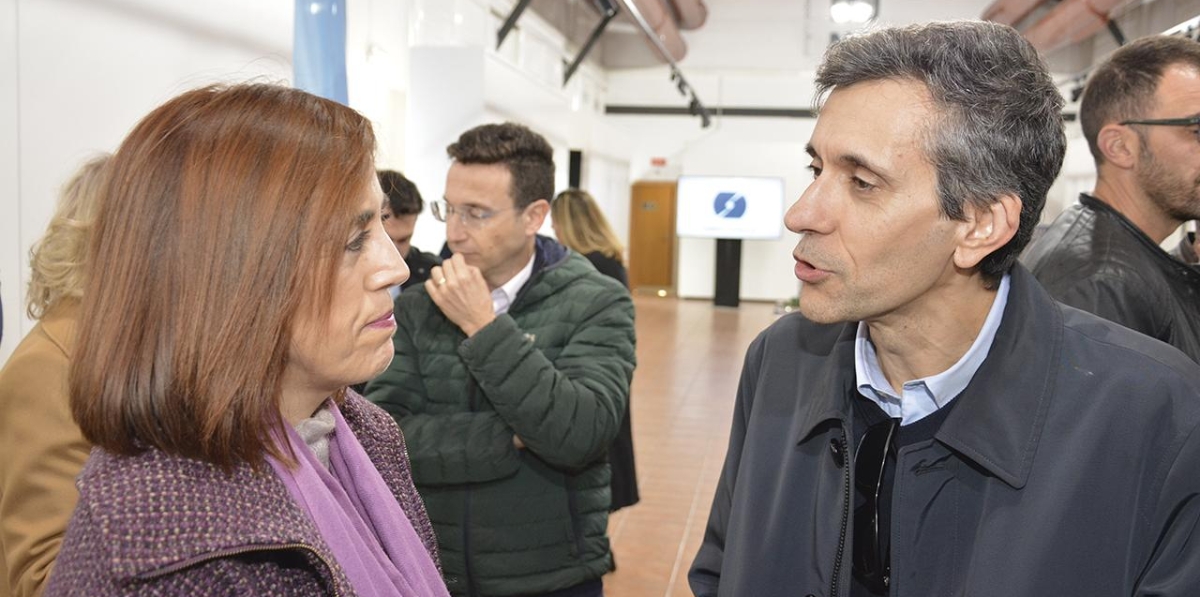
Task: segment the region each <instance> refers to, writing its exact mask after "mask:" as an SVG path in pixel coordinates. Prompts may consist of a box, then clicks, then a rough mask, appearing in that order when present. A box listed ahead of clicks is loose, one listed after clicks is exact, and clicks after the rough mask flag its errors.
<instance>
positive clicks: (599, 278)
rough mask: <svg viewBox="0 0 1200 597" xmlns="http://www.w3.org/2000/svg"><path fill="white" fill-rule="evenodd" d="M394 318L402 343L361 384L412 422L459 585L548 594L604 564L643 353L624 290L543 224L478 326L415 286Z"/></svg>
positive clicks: (429, 500)
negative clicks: (513, 280)
mask: <svg viewBox="0 0 1200 597" xmlns="http://www.w3.org/2000/svg"><path fill="white" fill-rule="evenodd" d="M396 322H397V324H398V329H397V331H396V336H395V346H396V357H395V358H394V359H393V360H392V364H391V366H390V367H389V368H388V370H387V371H386V372H384V373H383V374H382V375H381V376H380V377H379V378H377V379H376V380H375V381H373V382H372V383H371V384H369V385H368V386H367V396H368V397H369V398H370V399H371V400H372V401H374V402H376V403H377V404H379V405H380V406H382V407H383V408H384V409H385V410H387V411H388V412H390V413H391V414H392V415H393V416H394V417H396V420H397V421H398V422H399V423H400V427H401V429H402V430H403V431H404V438H405V440H406V441H407V443H408V455H409V458H410V459H411V461H412V466H413V478H414V480H415V482H416V484H417V489H418V490H419V491H420V492H421V496H422V497H423V498H424V499H425V504H426V507H427V508H428V511H429V518H430V520H432V521H433V524H434V528H435V530H436V531H437V536H438V543H439V545H440V549H441V555H442V565H443V567H444V570H445V574H446V584H447V586H448V587H449V588H450V592H451V593H453V594H456V595H524V594H540V593H547V592H550V591H554V590H557V589H561V588H566V587H571V586H574V585H578V584H581V583H584V582H587V581H590V580H593V579H596V578H599V577H600V576H602V575H603V574H604V573H605V572H607V571H608V570H609V568H610V567H611V565H612V556H611V552H610V550H609V544H608V538H607V536H606V527H607V524H608V507H609V499H610V497H609V475H610V473H609V466H608V463H607V461H606V456H605V454H606V452H607V450H608V447H609V445H611V444H612V441H613V438H614V437H615V436H616V434H617V431H618V429H619V428H620V425H621V418H622V416H623V413H624V412H625V405H626V403H627V401H628V399H629V384H630V380H631V378H632V375H633V369H634V365H635V356H634V328H633V303H632V301H631V300H630V297H629V292H628V291H627V290H626V289H625V288H624V287H623V286H622V285H621V284H620V283H619V282H616V281H614V280H612V279H610V278H608V277H606V276H604V275H602V274H600V273H599V272H597V271H596V270H595V268H593V267H592V265H591V264H590V263H588V261H587V259H585V258H584V257H582V256H581V255H579V254H577V253H572V252H569V251H568V250H567V249H565V248H564V247H563V246H562V245H559V244H558V243H556V242H554V241H553V240H550V239H548V238H544V237H538V239H537V253H536V256H535V258H534V269H533V274H532V277H531V278H530V280H529V282H527V283H526V284H525V286H524V287H523V288H522V289H521V291H520V292H519V293H518V294H517V296H516V298H515V300H514V301H513V303H512V306H511V307H510V309H509V311H508V313H507V314H504V315H500V316H499V317H497V318H496V320H495V321H493V322H492V323H491V324H489V325H488V326H487V327H485V328H483V329H481V330H479V331H478V332H477V333H476V334H475V336H473V337H472V338H471V339H469V340H468V339H466V337H465V335H464V334H463V333H462V331H461V330H459V328H458V327H457V326H456V325H455V324H454V323H453V322H451V321H450V320H448V319H447V318H446V317H445V316H444V315H442V313H441V311H440V310H439V309H438V308H437V306H436V305H435V304H434V303H433V301H432V300H431V299H430V298H429V295H428V293H427V292H426V291H425V289H424V287H421V286H417V287H413V288H411V289H409V290H406V291H404V292H403V293H402V294H401V295H400V298H399V299H397V301H396ZM514 435H516V436H518V437H520V438H521V440H522V441H523V443H524V444H525V446H526V448H525V449H521V450H518V449H517V448H515V447H514V444H513V436H514Z"/></svg>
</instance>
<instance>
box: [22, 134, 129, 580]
mask: <svg viewBox="0 0 1200 597" xmlns="http://www.w3.org/2000/svg"><path fill="white" fill-rule="evenodd" d="M108 159H109V156H108V155H103V156H100V157H97V158H95V159H93V160H91V161H89V162H88V163H86V164H85V165H84V166H83V168H82V169H80V170H79V172H78V173H77V174H76V175H75V176H74V178H72V179H71V180H70V182H68V183H67V185H66V186H65V187H64V188H63V192H62V198H61V199H60V200H59V205H58V210H57V212H56V213H55V214H54V217H53V219H51V220H50V226H49V227H48V228H47V229H46V233H45V235H43V236H42V238H41V240H39V241H38V243H37V244H36V245H34V247H33V249H32V250H31V251H30V266H31V269H32V272H31V274H30V280H29V298H28V302H27V306H26V312H28V313H29V316H30V317H32V318H33V319H36V320H38V323H37V325H35V326H34V327H33V329H32V330H30V332H29V335H28V336H26V337H25V339H24V340H22V341H21V344H20V345H18V346H17V349H16V351H15V352H13V354H12V356H11V357H10V358H9V360H8V363H7V364H6V365H5V366H4V369H0V454H3V455H4V456H3V458H0V574H2V576H0V595H12V596H13V597H27V596H31V595H39V594H41V592H42V587H43V585H44V584H45V582H46V578H47V577H48V576H49V574H50V568H51V566H52V565H53V564H54V558H55V557H56V556H57V555H58V550H59V546H60V544H61V543H62V538H63V533H64V532H65V531H66V529H67V521H68V520H69V519H70V517H71V511H72V510H73V509H74V508H75V502H76V500H77V498H78V493H77V491H76V489H75V476H76V475H78V474H79V471H80V469H82V468H83V463H84V461H85V460H86V459H87V456H88V449H89V445H88V444H87V442H86V441H84V439H83V435H82V434H81V433H80V431H79V428H78V427H77V426H76V425H75V422H74V421H73V420H72V419H71V409H70V406H69V402H68V398H67V396H68V395H67V370H68V365H69V364H70V361H71V355H72V352H73V349H74V346H75V324H76V320H77V318H78V314H79V298H80V296H81V295H82V291H83V278H84V272H85V269H86V267H85V266H86V264H85V262H84V257H85V255H86V253H87V245H88V237H89V232H90V230H91V225H92V219H93V214H94V212H95V209H96V204H97V202H98V199H99V197H98V195H99V193H100V189H101V188H102V186H103V180H104V172H105V168H106V164H107V163H108Z"/></svg>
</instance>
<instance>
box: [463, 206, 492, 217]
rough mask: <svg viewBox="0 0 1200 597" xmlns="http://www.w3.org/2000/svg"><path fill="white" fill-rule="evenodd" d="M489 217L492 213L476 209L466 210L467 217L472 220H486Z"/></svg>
mask: <svg viewBox="0 0 1200 597" xmlns="http://www.w3.org/2000/svg"><path fill="white" fill-rule="evenodd" d="M491 215H492V212H490V211H488V210H486V209H481V208H478V207H472V208H469V209H468V210H467V217H468V218H471V219H472V220H486V219H488V218H489V217H490V216H491Z"/></svg>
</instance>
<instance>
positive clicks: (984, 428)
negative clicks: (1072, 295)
mask: <svg viewBox="0 0 1200 597" xmlns="http://www.w3.org/2000/svg"><path fill="white" fill-rule="evenodd" d="M857 325H858V324H857V322H852V323H847V324H843V325H841V326H837V329H836V330H834V331H835V332H836V333H837V337H836V340H835V341H834V342H833V343H832V348H831V350H830V353H829V355H828V357H827V358H828V361H827V362H828V363H829V365H828V366H826V367H824V368H823V369H824V370H823V371H822V372H821V373H820V375H821V378H820V379H818V380H817V382H816V383H815V384H814V385H813V386H812V387H813V389H814V393H813V395H812V398H811V399H810V400H806V401H805V403H806V404H807V408H805V409H802V410H801V412H800V413H799V415H800V417H799V420H798V421H797V423H798V428H797V431H798V432H799V435H798V436H797V437H799V438H800V439H801V440H803V439H806V438H807V437H808V436H809V435H811V434H812V433H813V431H814V430H815V429H816V428H817V427H818V426H819V425H820V424H822V423H824V422H826V421H830V420H837V421H841V422H843V423H846V422H849V421H850V420H851V417H852V414H851V408H852V407H851V403H850V400H851V398H852V396H853V395H854V393H855V392H857V389H856V388H855V384H854V336H855V332H856V329H857ZM1062 335H1063V322H1062V312H1061V311H1060V310H1059V307H1058V304H1057V303H1055V302H1054V300H1053V299H1052V298H1050V295H1049V294H1047V293H1046V291H1045V290H1043V289H1042V287H1041V285H1039V284H1038V283H1037V281H1036V280H1035V279H1034V277H1033V275H1032V274H1030V273H1029V271H1028V270H1026V269H1025V268H1024V267H1023V266H1021V265H1020V264H1018V265H1016V266H1014V267H1013V270H1012V277H1011V286H1010V289H1009V295H1008V305H1007V306H1006V307H1005V309H1004V319H1003V320H1002V321H1001V322H1000V329H998V330H997V331H996V338H995V340H993V342H992V347H991V350H990V351H989V352H988V357H987V359H985V360H984V361H983V364H982V365H980V367H979V370H978V371H977V372H976V373H975V376H974V377H973V378H972V379H971V382H970V383H969V384H968V385H967V387H966V389H964V390H963V392H962V394H960V395H959V397H958V398H957V399H956V401H957V405H956V406H955V407H954V410H953V411H951V412H950V414H949V416H947V418H946V421H945V422H944V423H942V426H941V429H939V430H938V432H937V433H936V434H935V437H936V438H937V439H938V440H939V441H941V442H942V443H944V444H946V445H947V446H949V447H950V448H952V449H954V450H956V451H957V452H959V453H960V454H962V455H964V456H966V457H967V458H970V459H971V460H972V461H974V462H975V463H976V464H978V465H979V466H981V467H983V468H984V469H986V470H987V471H988V472H990V473H992V474H994V475H995V476H996V477H998V478H1000V479H1001V480H1003V481H1004V482H1005V483H1007V484H1009V485H1011V486H1012V487H1014V488H1017V489H1020V488H1021V487H1024V486H1025V483H1026V482H1027V481H1028V479H1029V472H1030V469H1031V468H1032V467H1033V459H1034V455H1035V454H1036V453H1037V447H1038V442H1039V440H1040V439H1041V434H1042V427H1043V425H1044V423H1045V416H1046V411H1047V409H1048V408H1049V406H1050V402H1051V398H1052V390H1053V387H1054V382H1055V376H1056V373H1057V367H1058V363H1059V361H1060V354H1061V351H1062ZM800 383H801V384H803V380H800Z"/></svg>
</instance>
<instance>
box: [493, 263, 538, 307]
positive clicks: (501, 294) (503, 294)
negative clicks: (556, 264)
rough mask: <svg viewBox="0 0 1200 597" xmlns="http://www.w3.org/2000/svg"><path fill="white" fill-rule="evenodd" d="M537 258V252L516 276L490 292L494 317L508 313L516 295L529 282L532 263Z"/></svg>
mask: <svg viewBox="0 0 1200 597" xmlns="http://www.w3.org/2000/svg"><path fill="white" fill-rule="evenodd" d="M536 258H537V251H534V252H533V255H530V256H529V263H526V264H525V267H523V268H521V271H519V272H517V275H515V276H513V277H512V279H510V280H509V281H507V282H505V283H504V284H501V285H500V287H499V288H497V289H495V290H493V291H492V308H493V309H495V311H496V315H502V314H504V313H507V312H508V308H509V307H511V306H512V302H513V300H515V299H516V298H517V293H518V292H520V291H521V288H522V287H523V286H525V283H526V282H528V281H529V278H530V277H531V276H532V275H533V262H534V260H535V259H536Z"/></svg>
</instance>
